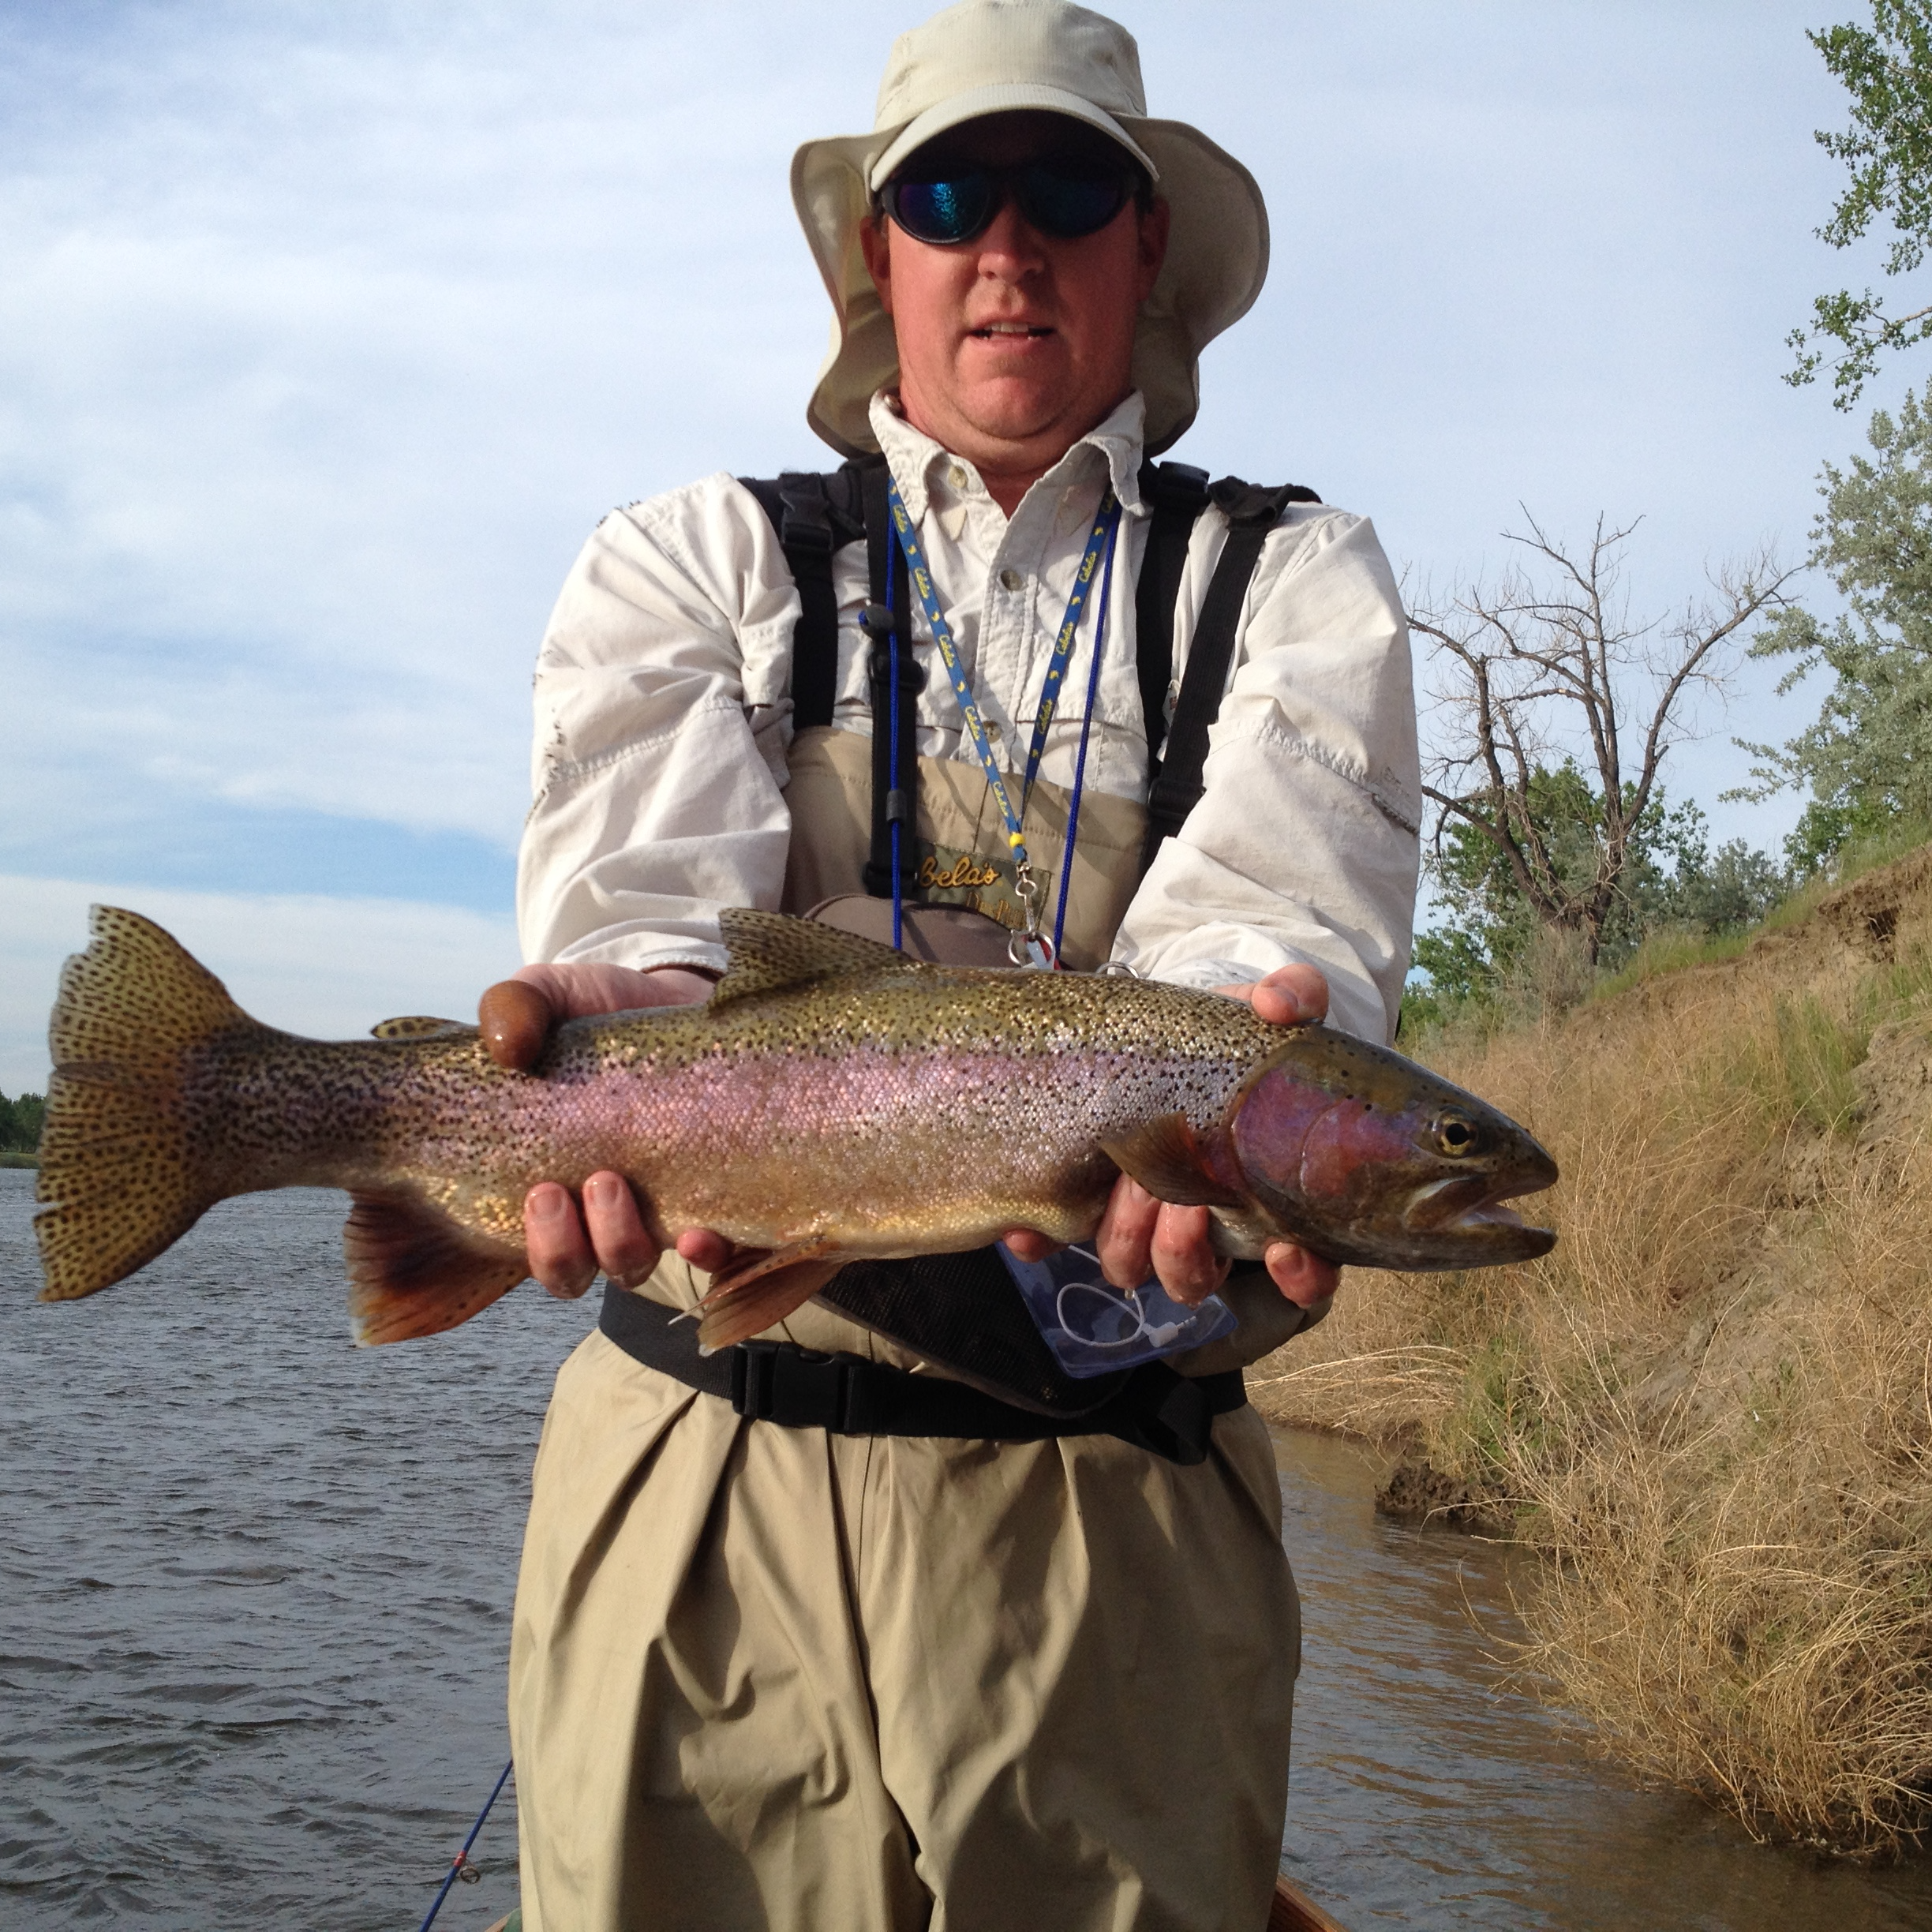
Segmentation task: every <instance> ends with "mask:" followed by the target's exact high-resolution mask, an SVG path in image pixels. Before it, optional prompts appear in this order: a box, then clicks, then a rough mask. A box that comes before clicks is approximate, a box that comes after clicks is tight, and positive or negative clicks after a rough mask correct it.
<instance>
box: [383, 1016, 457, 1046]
mask: <svg viewBox="0 0 1932 1932" xmlns="http://www.w3.org/2000/svg"><path fill="white" fill-rule="evenodd" d="M474 1032H477V1028H475V1027H474V1026H470V1025H466V1024H465V1023H464V1022H463V1021H462V1020H438V1019H436V1018H435V1017H432V1015H430V1014H429V1013H405V1014H403V1015H402V1017H400V1018H399V1019H395V1020H377V1021H376V1024H374V1025H373V1027H371V1028H369V1036H370V1038H371V1039H385V1040H421V1039H461V1038H462V1035H464V1034H466V1033H474Z"/></svg>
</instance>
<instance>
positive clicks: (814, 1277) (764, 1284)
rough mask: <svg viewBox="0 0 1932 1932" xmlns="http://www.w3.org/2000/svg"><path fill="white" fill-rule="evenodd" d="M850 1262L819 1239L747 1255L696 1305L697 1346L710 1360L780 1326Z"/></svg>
mask: <svg viewBox="0 0 1932 1932" xmlns="http://www.w3.org/2000/svg"><path fill="white" fill-rule="evenodd" d="M851 1258H852V1257H851V1256H849V1255H848V1254H846V1253H845V1252H844V1251H843V1250H842V1249H837V1248H835V1247H833V1245H832V1243H831V1242H830V1241H826V1240H823V1239H820V1240H817V1241H794V1242H792V1245H790V1246H789V1247H788V1248H774V1249H769V1250H766V1251H763V1252H760V1253H758V1254H757V1255H754V1256H745V1257H743V1258H742V1259H740V1260H738V1261H736V1262H734V1263H733V1264H732V1266H731V1267H728V1268H724V1269H721V1271H719V1272H718V1273H717V1275H714V1276H713V1278H712V1282H711V1290H710V1293H709V1294H707V1295H706V1297H705V1298H704V1299H703V1300H702V1301H700V1302H699V1303H698V1317H699V1319H698V1347H699V1348H700V1349H702V1350H703V1351H704V1353H705V1354H707V1355H709V1354H711V1353H712V1352H713V1350H717V1349H722V1348H729V1347H731V1346H732V1344H733V1343H734V1342H742V1341H743V1340H745V1339H746V1338H747V1336H750V1335H758V1334H760V1333H762V1331H764V1330H766V1329H767V1328H769V1327H772V1325H773V1324H774V1323H777V1322H781V1321H783V1320H784V1318H785V1317H786V1316H788V1315H789V1314H791V1313H792V1311H793V1310H794V1309H799V1308H802V1307H803V1305H805V1304H806V1303H807V1301H810V1300H811V1298H812V1297H813V1296H814V1295H815V1294H817V1293H818V1290H820V1289H821V1288H822V1287H823V1286H825V1285H826V1282H829V1280H831V1279H832V1277H833V1275H836V1274H837V1272H838V1271H839V1270H840V1269H841V1268H842V1267H844V1265H845V1264H846V1263H847V1262H848V1260H851Z"/></svg>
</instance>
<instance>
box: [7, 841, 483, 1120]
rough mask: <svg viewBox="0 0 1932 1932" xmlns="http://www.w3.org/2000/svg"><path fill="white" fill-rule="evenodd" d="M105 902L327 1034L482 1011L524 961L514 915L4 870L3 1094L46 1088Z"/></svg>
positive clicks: (294, 1023) (266, 1005)
mask: <svg viewBox="0 0 1932 1932" xmlns="http://www.w3.org/2000/svg"><path fill="white" fill-rule="evenodd" d="M97 903H98V904H107V905H121V906H125V907H127V908H129V910H131V911H133V912H140V913H142V914H144V915H145V916H146V917H148V918H149V919H153V920H154V921H155V923H157V924H159V925H161V926H164V927H167V930H169V931H170V932H171V933H172V934H174V937H175V938H177V939H178V940H179V941H180V942H182V945H185V947H187V949H189V952H191V953H193V954H194V956H195V957H197V959H198V960H200V961H201V963H202V964H204V966H206V967H207V968H208V970H209V971H210V972H212V973H214V974H215V975H216V976H217V977H218V978H219V979H222V980H223V982H224V983H226V984H227V988H228V990H229V991H230V993H231V994H233V995H234V998H235V999H236V1000H237V1001H238V1002H240V1004H241V1005H242V1006H243V1007H244V1008H245V1009H246V1010H247V1011H248V1012H249V1013H252V1014H253V1016H254V1017H255V1018H256V1019H257V1020H265V1021H266V1022H268V1024H270V1025H271V1026H278V1027H281V1028H284V1029H286V1031H288V1032H293V1033H303V1034H307V1035H310V1036H312V1037H313V1038H316V1039H351V1038H354V1037H355V1036H356V1035H360V1034H363V1033H366V1032H368V1030H369V1028H370V1027H371V1026H373V1024H375V1023H376V1021H377V1020H382V1019H386V1018H388V1017H390V1016H391V1015H392V1014H395V1013H439V1014H442V1015H444V1016H445V1017H450V1018H455V1019H469V1018H472V1017H474V1014H475V1013H476V1002H477V994H479V993H480V992H481V990H483V988H484V987H486V986H487V985H489V983H490V982H491V981H492V980H493V979H501V978H502V977H503V976H504V974H505V973H507V972H510V971H511V970H513V969H514V968H515V966H516V964H517V961H518V957H519V956H518V953H517V944H516V933H515V927H514V925H513V924H512V922H511V920H510V919H508V918H507V917H492V916H491V915H487V914H483V913H477V912H465V911H463V910H462V909H460V908H456V907H453V906H447V905H422V904H410V903H409V902H407V901H406V900H377V899H357V898H348V897H333V898H331V897H321V896H320V895H304V896H295V895H289V894H270V893H208V892H179V891H165V890H161V889H156V888H154V887H152V886H126V885H102V884H97V883H92V882H81V881H77V880H71V879H43V878H17V877H9V876H7V875H5V874H0V1092H5V1093H7V1094H17V1093H23V1092H44V1091H46V1085H47V1015H48V1013H50V1012H51V1009H52V1008H53V1005H54V990H55V988H56V987H57V986H58V983H59V979H60V968H61V962H62V960H64V959H66V957H67V956H68V955H69V953H77V952H79V951H80V950H81V949H82V948H83V947H84V946H85V945H86V944H87V938H88V924H87V912H88V907H89V906H90V905H92V904H97Z"/></svg>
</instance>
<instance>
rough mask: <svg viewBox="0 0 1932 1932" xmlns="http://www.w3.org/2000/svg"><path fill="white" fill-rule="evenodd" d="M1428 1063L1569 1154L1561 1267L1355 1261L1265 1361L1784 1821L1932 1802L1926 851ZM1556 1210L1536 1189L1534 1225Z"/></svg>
mask: <svg viewBox="0 0 1932 1932" xmlns="http://www.w3.org/2000/svg"><path fill="white" fill-rule="evenodd" d="M1422 1054H1423V1057H1425V1058H1427V1059H1428V1060H1429V1061H1430V1062H1431V1064H1432V1065H1436V1066H1437V1067H1439V1068H1440V1069H1441V1070H1442V1071H1443V1072H1445V1073H1447V1074H1448V1075H1449V1076H1451V1078H1454V1079H1456V1080H1460V1081H1462V1082H1463V1083H1464V1084H1466V1085H1468V1086H1470V1087H1471V1088H1473V1089H1474V1090H1475V1091H1477V1092H1479V1093H1481V1094H1482V1095H1485V1097H1486V1098H1488V1099H1492V1100H1494V1101H1496V1103H1498V1104H1499V1105H1500V1106H1503V1107H1504V1108H1505V1109H1507V1110H1508V1111H1509V1112H1511V1113H1512V1114H1515V1116H1516V1118H1518V1119H1519V1120H1522V1121H1524V1122H1525V1124H1526V1125H1529V1127H1530V1128H1531V1129H1533V1131H1534V1132H1535V1133H1537V1134H1538V1135H1539V1136H1540V1137H1541V1138H1542V1139H1543V1140H1544V1142H1545V1144H1547V1145H1548V1147H1549V1148H1550V1149H1551V1151H1552V1152H1553V1153H1554V1154H1555V1155H1556V1157H1557V1159H1558V1160H1559V1163H1561V1164H1562V1166H1563V1181H1561V1182H1560V1183H1559V1186H1558V1188H1557V1189H1556V1190H1554V1192H1553V1193H1552V1195H1551V1196H1544V1197H1543V1201H1547V1202H1548V1203H1549V1204H1550V1206H1549V1211H1550V1213H1551V1214H1552V1216H1553V1219H1554V1221H1555V1224H1556V1226H1557V1227H1558V1228H1559V1230H1561V1233H1562V1236H1563V1238H1562V1240H1561V1241H1560V1242H1559V1245H1558V1247H1557V1249H1556V1252H1554V1253H1553V1254H1552V1255H1551V1256H1548V1257H1547V1258H1545V1259H1544V1260H1541V1261H1539V1262H1537V1263H1535V1264H1530V1265H1529V1266H1526V1267H1519V1268H1512V1269H1497V1270H1490V1271H1484V1272H1481V1273H1477V1274H1471V1275H1435V1276H1406V1275H1380V1274H1372V1273H1368V1272H1365V1271H1357V1272H1355V1273H1354V1274H1353V1275H1351V1277H1350V1280H1349V1282H1348V1285H1347V1289H1346V1293H1345V1294H1344V1295H1343V1296H1342V1298H1341V1300H1340V1301H1339V1302H1338V1304H1337V1305H1336V1309H1335V1312H1334V1314H1333V1315H1332V1316H1331V1317H1330V1319H1329V1320H1328V1321H1327V1323H1326V1324H1324V1325H1323V1326H1322V1327H1320V1328H1319V1329H1317V1330H1316V1331H1314V1333H1313V1334H1312V1335H1310V1336H1309V1337H1308V1338H1306V1339H1305V1340H1304V1341H1301V1342H1296V1343H1294V1344H1291V1345H1290V1347H1289V1348H1288V1349H1286V1350H1283V1351H1282V1352H1281V1354H1279V1355H1277V1356H1275V1357H1271V1358H1270V1359H1269V1361H1267V1362H1266V1363H1264V1364H1262V1365H1260V1367H1259V1368H1258V1369H1257V1371H1256V1372H1255V1373H1254V1374H1253V1375H1252V1376H1251V1377H1250V1382H1251V1387H1252V1389H1253V1392H1254V1395H1255V1398H1256V1402H1257V1403H1258V1404H1259V1405H1260V1406H1261V1407H1262V1409H1263V1410H1264V1412H1265V1413H1267V1414H1269V1415H1270V1416H1271V1417H1274V1418H1275V1419H1277V1420H1280V1421H1291V1422H1295V1423H1299V1424H1302V1425H1312V1426H1314V1427H1317V1428H1334V1429H1342V1430H1347V1431H1350V1432H1357V1433H1360V1434H1365V1435H1368V1436H1375V1437H1377V1438H1379V1439H1380V1440H1383V1441H1385V1442H1387V1443H1391V1444H1394V1445H1398V1446H1400V1447H1402V1448H1403V1450H1404V1451H1405V1453H1404V1454H1403V1455H1402V1459H1401V1461H1400V1462H1398V1465H1397V1467H1396V1470H1395V1474H1394V1475H1393V1476H1392V1477H1391V1481H1390V1484H1389V1486H1388V1488H1387V1492H1385V1505H1386V1506H1387V1507H1393V1508H1395V1509H1398V1510H1406V1511H1412V1512H1418V1513H1419V1512H1442V1513H1447V1514H1448V1515H1452V1516H1455V1517H1458V1518H1461V1519H1462V1520H1466V1521H1469V1522H1473V1523H1474V1524H1477V1525H1478V1526H1484V1527H1486V1528H1488V1529H1492V1530H1500V1531H1503V1532H1504V1533H1507V1534H1509V1535H1511V1536H1513V1537H1517V1538H1519V1539H1521V1540H1522V1541H1525V1542H1527V1543H1529V1544H1532V1545H1533V1546H1534V1547H1536V1548H1538V1549H1540V1550H1541V1552H1544V1555H1545V1556H1546V1557H1547V1559H1548V1560H1547V1561H1545V1562H1544V1563H1542V1564H1541V1566H1539V1567H1538V1570H1537V1580H1535V1581H1533V1582H1532V1583H1531V1584H1530V1585H1529V1587H1528V1589H1527V1592H1526V1597H1525V1601H1524V1602H1523V1604H1522V1609H1523V1612H1524V1615H1525V1618H1526V1623H1527V1625H1528V1627H1529V1631H1530V1632H1531V1640H1530V1644H1529V1649H1528V1650H1527V1652H1526V1654H1525V1657H1524V1659H1523V1661H1524V1663H1525V1664H1526V1666H1527V1667H1528V1668H1529V1670H1530V1671H1531V1672H1533V1673H1534V1674H1535V1675H1536V1676H1538V1677H1539V1678H1540V1679H1541V1680H1542V1681H1543V1682H1544V1683H1547V1684H1548V1686H1549V1687H1551V1689H1552V1694H1554V1695H1556V1697H1558V1698H1560V1699H1561V1700H1562V1701H1563V1702H1564V1703H1566V1704H1567V1705H1569V1706H1570V1707H1571V1708H1572V1709H1574V1710H1576V1711H1577V1712H1578V1713H1581V1714H1582V1716H1583V1717H1585V1718H1586V1719H1587V1720H1589V1724H1591V1725H1592V1727H1593V1730H1594V1732H1595V1734H1596V1735H1597V1738H1598V1739H1600V1740H1601V1742H1602V1743H1603V1745H1604V1748H1606V1749H1607V1750H1610V1751H1612V1752H1613V1753H1615V1754H1616V1755H1617V1756H1619V1758H1623V1760H1625V1761H1626V1762H1628V1763H1629V1764H1630V1765H1632V1766H1634V1768H1635V1769H1637V1770H1638V1772H1639V1773H1642V1775H1645V1776H1646V1777H1653V1778H1656V1779H1658V1780H1664V1781H1668V1782H1670V1783H1672V1784H1680V1785H1684V1786H1688V1787H1690V1788H1695V1789H1697V1790H1699V1791H1701V1792H1704V1793H1705V1795H1708V1796H1709V1798H1711V1799H1712V1800H1713V1802H1715V1803H1718V1804H1720V1805H1721V1806H1722V1807H1724V1808H1725V1809H1727V1810H1730V1811H1732V1812H1733V1813H1734V1814H1736V1815H1737V1816H1739V1817H1740V1818H1743V1820H1744V1821H1745V1822H1747V1824H1748V1825H1750V1827H1751V1828H1752V1829H1754V1830H1756V1831H1759V1832H1761V1833H1765V1835H1768V1836H1777V1837H1789V1838H1794V1839H1798V1840H1805V1841H1809V1842H1812V1843H1814V1844H1820V1845H1829V1846H1831V1847H1833V1848H1837V1849H1840V1850H1850V1851H1857V1852H1883V1851H1888V1850H1893V1849H1897V1848H1903V1847H1904V1846H1905V1845H1907V1844H1909V1843H1911V1841H1912V1840H1913V1839H1914V1838H1915V1836H1916V1835H1917V1834H1919V1833H1920V1832H1922V1831H1923V1829H1925V1827H1926V1825H1927V1824H1928V1822H1932V1298H1929V1297H1928V1295H1927V1286H1928V1277H1929V1276H1932V1145H1929V1143H1932V848H1922V849H1920V850H1919V851H1918V852H1914V853H1911V854H1908V856H1906V857H1905V858H1904V859H1900V860H1899V861H1897V862H1896V863H1893V864H1892V865H1890V866H1888V867H1884V868H1883V869H1881V870H1880V871H1875V872H1873V873H1870V874H1866V876H1865V877H1863V878H1859V879H1858V880H1857V881H1856V882H1854V883H1852V885H1849V886H1845V887H1844V888H1842V889H1840V890H1838V891H1837V892H1835V893H1829V894H1826V895H1825V896H1823V897H1822V898H1819V899H1818V900H1816V901H1815V902H1814V903H1813V904H1810V905H1809V906H1803V907H1799V908H1794V909H1793V912H1792V913H1791V914H1789V915H1787V916H1786V918H1785V919H1784V922H1783V923H1777V922H1774V923H1773V929H1772V930H1766V931H1765V932H1763V933H1762V934H1760V935H1758V937H1757V938H1755V939H1754V941H1753V942H1751V943H1750V945H1749V946H1748V947H1747V948H1745V949H1742V950H1740V951H1739V952H1738V953H1736V954H1735V956H1734V957H1729V958H1725V959H1721V960H1714V961H1712V962H1709V963H1706V964H1696V965H1692V966H1689V967H1686V968H1683V969H1681V970H1678V971H1674V972H1666V973H1661V974H1657V975H1653V976H1651V977H1649V978H1646V979H1641V980H1640V981H1639V982H1638V983H1637V984H1636V985H1635V986H1634V987H1631V989H1630V990H1627V991H1625V992H1623V993H1622V994H1619V995H1617V996H1616V997H1615V998H1608V999H1599V1000H1597V1001H1594V1002H1591V1003H1589V1004H1588V1005H1585V1006H1582V1007H1581V1008H1578V1009H1575V1010H1574V1011H1573V1012H1571V1013H1569V1014H1567V1016H1565V1017H1562V1018H1560V1019H1559V1020H1553V1021H1549V1022H1547V1023H1544V1024H1540V1025H1537V1026H1535V1027H1533V1028H1523V1029H1521V1030H1518V1031H1515V1032H1504V1033H1500V1034H1497V1035H1493V1036H1492V1037H1490V1038H1488V1039H1480V1038H1476V1037H1469V1038H1466V1039H1462V1040H1460V1041H1458V1040H1457V1039H1453V1038H1444V1039H1437V1040H1436V1041H1435V1042H1433V1043H1425V1044H1424V1046H1423V1048H1422ZM1542 1204H1543V1202H1542V1201H1540V1202H1539V1203H1538V1204H1537V1211H1538V1218H1541V1209H1542Z"/></svg>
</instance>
